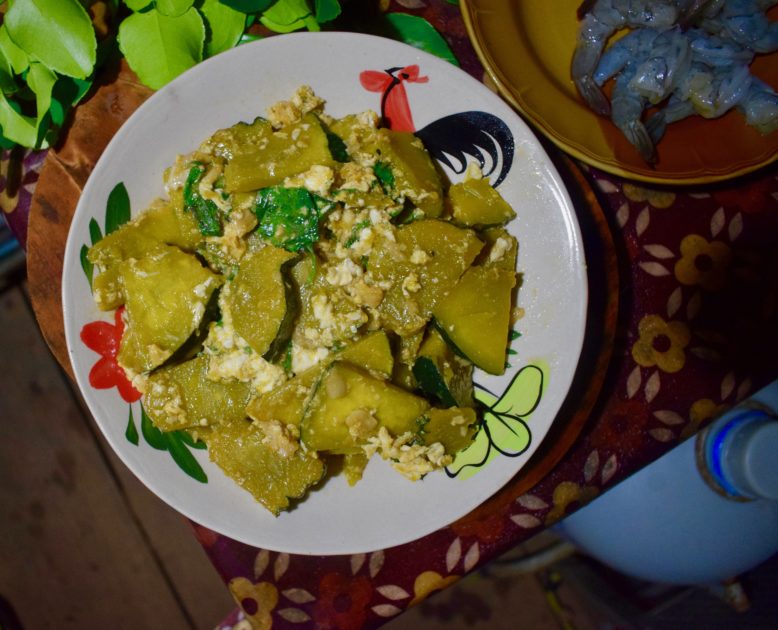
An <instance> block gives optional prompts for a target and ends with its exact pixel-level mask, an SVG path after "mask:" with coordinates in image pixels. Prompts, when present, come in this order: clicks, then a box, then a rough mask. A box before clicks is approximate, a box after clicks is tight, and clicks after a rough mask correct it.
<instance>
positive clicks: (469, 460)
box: [446, 361, 548, 479]
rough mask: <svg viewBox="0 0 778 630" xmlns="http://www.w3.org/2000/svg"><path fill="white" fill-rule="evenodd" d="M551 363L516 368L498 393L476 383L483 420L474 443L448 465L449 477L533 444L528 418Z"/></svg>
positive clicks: (464, 474)
mask: <svg viewBox="0 0 778 630" xmlns="http://www.w3.org/2000/svg"><path fill="white" fill-rule="evenodd" d="M547 380H548V367H547V366H546V365H545V364H544V362H542V361H535V362H534V363H530V364H528V365H525V366H523V367H522V368H520V369H519V370H517V371H516V374H514V376H513V378H512V379H511V382H510V383H509V384H508V387H507V388H506V389H505V391H504V392H503V393H502V395H500V396H497V395H495V394H493V393H492V392H490V391H489V390H488V389H486V388H484V387H483V386H481V385H479V384H477V383H476V394H475V396H476V400H478V402H479V403H480V404H481V405H482V409H483V420H482V422H481V426H480V428H479V430H478V433H476V436H475V438H474V440H473V443H472V444H471V445H470V446H468V447H467V448H466V449H464V450H462V451H460V452H459V453H458V454H457V456H456V458H455V459H454V462H453V463H452V464H451V465H450V466H447V467H446V474H448V475H449V476H450V477H458V478H459V479H468V478H470V477H472V476H473V475H475V474H476V473H477V472H478V471H479V470H481V469H482V468H483V467H484V466H485V465H486V464H488V463H489V462H490V461H492V460H493V459H494V458H495V457H497V456H498V455H503V456H505V457H518V456H519V455H521V454H522V453H524V452H526V450H527V449H528V448H529V447H530V444H531V443H532V431H531V430H530V427H529V424H528V420H529V418H530V416H531V415H532V413H533V412H534V411H535V409H537V407H538V405H539V404H540V401H541V399H542V398H543V393H544V391H545V388H546V382H547Z"/></svg>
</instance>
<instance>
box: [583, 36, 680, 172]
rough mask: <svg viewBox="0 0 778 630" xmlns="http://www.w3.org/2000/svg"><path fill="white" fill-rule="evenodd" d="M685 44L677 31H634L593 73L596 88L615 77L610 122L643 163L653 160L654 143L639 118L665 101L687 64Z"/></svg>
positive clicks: (613, 47)
mask: <svg viewBox="0 0 778 630" xmlns="http://www.w3.org/2000/svg"><path fill="white" fill-rule="evenodd" d="M691 59H692V53H691V50H690V48H689V42H688V40H687V39H686V38H685V37H684V35H683V34H682V33H681V31H680V29H678V28H673V29H669V30H666V31H658V30H656V29H637V30H634V31H632V32H630V33H629V34H627V35H626V36H625V37H623V38H622V39H620V40H619V41H617V42H616V43H615V44H613V46H611V47H610V48H609V49H608V50H607V51H606V52H605V54H604V55H603V56H602V60H601V61H600V64H599V65H598V67H597V70H596V71H595V73H594V80H595V82H596V83H597V85H602V84H603V83H605V81H607V80H608V79H610V78H611V77H612V76H614V75H617V76H616V82H615V85H614V88H613V94H612V103H611V120H612V121H613V123H614V124H615V125H616V126H617V127H618V128H619V129H620V130H621V131H622V133H623V134H624V135H625V136H626V138H627V140H629V141H630V143H631V144H632V145H634V146H635V148H636V149H637V150H638V151H639V153H640V155H641V156H642V157H643V158H644V159H645V160H646V162H649V163H652V162H654V161H655V158H656V154H655V150H654V143H653V141H652V139H651V136H650V134H649V133H648V131H647V130H646V129H645V127H644V125H643V123H642V122H641V118H642V115H643V111H644V110H645V108H646V107H647V106H648V105H649V104H654V105H655V104H657V103H659V102H661V101H663V100H664V99H666V98H667V97H668V96H669V95H670V94H671V93H672V92H673V90H674V89H675V88H676V86H677V84H678V82H679V81H680V80H682V79H683V77H685V76H686V74H687V72H688V69H689V67H690V65H691Z"/></svg>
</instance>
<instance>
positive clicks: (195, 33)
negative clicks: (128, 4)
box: [119, 8, 205, 90]
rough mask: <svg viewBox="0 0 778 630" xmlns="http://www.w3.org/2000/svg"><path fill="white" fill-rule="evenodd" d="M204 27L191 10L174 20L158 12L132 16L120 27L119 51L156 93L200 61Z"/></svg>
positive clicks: (200, 16)
mask: <svg viewBox="0 0 778 630" xmlns="http://www.w3.org/2000/svg"><path fill="white" fill-rule="evenodd" d="M204 43H205V24H204V23H203V17H202V15H200V13H199V12H198V11H197V10H196V9H193V8H190V9H188V10H187V11H186V12H185V13H183V14H182V15H180V16H177V17H170V16H167V15H164V14H162V13H161V12H160V11H159V10H157V9H151V10H150V11H146V12H145V13H133V14H132V15H131V16H129V17H128V18H126V19H125V20H124V21H123V22H122V23H121V25H120V26H119V48H120V50H121V51H122V54H123V55H124V56H125V58H126V59H127V63H129V64H130V67H131V68H132V69H133V70H134V71H135V73H136V74H137V75H138V77H139V78H140V80H141V81H143V83H145V84H146V85H148V86H149V87H150V88H154V89H155V90H156V89H159V88H161V87H162V86H163V85H165V84H166V83H168V82H170V81H172V80H173V79H175V78H176V77H177V76H178V75H179V74H181V73H182V72H184V71H185V70H188V69H189V68H191V67H192V66H194V65H196V64H198V63H199V62H201V61H202V60H203V45H204Z"/></svg>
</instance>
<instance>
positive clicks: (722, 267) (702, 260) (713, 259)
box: [675, 234, 732, 291]
mask: <svg viewBox="0 0 778 630" xmlns="http://www.w3.org/2000/svg"><path fill="white" fill-rule="evenodd" d="M731 259H732V251H731V250H730V248H729V246H728V245H727V244H726V243H722V242H721V241H710V242H708V241H707V240H705V239H704V238H703V237H702V236H699V235H698V234H689V235H688V236H686V237H684V239H683V240H682V241H681V258H680V259H679V260H678V262H676V263H675V277H676V278H677V279H678V282H680V283H681V284H684V285H686V286H693V285H699V286H701V287H702V288H703V289H705V290H706V291H718V290H720V289H722V288H723V287H724V285H725V284H726V281H727V269H728V268H729V263H730V261H731Z"/></svg>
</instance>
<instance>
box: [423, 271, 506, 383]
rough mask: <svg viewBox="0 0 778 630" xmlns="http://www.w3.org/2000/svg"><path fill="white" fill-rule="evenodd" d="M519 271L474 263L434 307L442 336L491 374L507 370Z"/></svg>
mask: <svg viewBox="0 0 778 630" xmlns="http://www.w3.org/2000/svg"><path fill="white" fill-rule="evenodd" d="M515 285H516V274H515V273H514V272H511V271H505V270H504V269H500V268H497V267H471V268H470V269H469V270H468V271H467V272H465V274H464V275H463V276H462V278H461V279H460V280H459V282H458V283H457V284H456V286H455V287H454V288H453V289H451V292H450V293H449V294H448V295H447V296H446V297H445V298H443V299H442V300H441V301H440V302H439V303H438V304H437V305H436V306H435V308H434V310H433V315H434V317H435V320H436V325H437V327H438V330H439V331H440V332H441V333H442V334H443V337H444V338H445V339H446V341H448V342H449V343H451V344H452V346H453V347H454V348H455V349H456V350H457V351H458V352H459V353H460V354H462V355H463V356H464V357H465V358H467V359H469V360H470V361H472V362H473V363H474V364H475V365H476V366H478V367H480V368H481V369H482V370H485V371H486V372H489V373H490V374H502V373H503V372H505V353H506V349H507V346H508V329H509V327H510V320H511V292H512V290H513V287H514V286H515Z"/></svg>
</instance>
